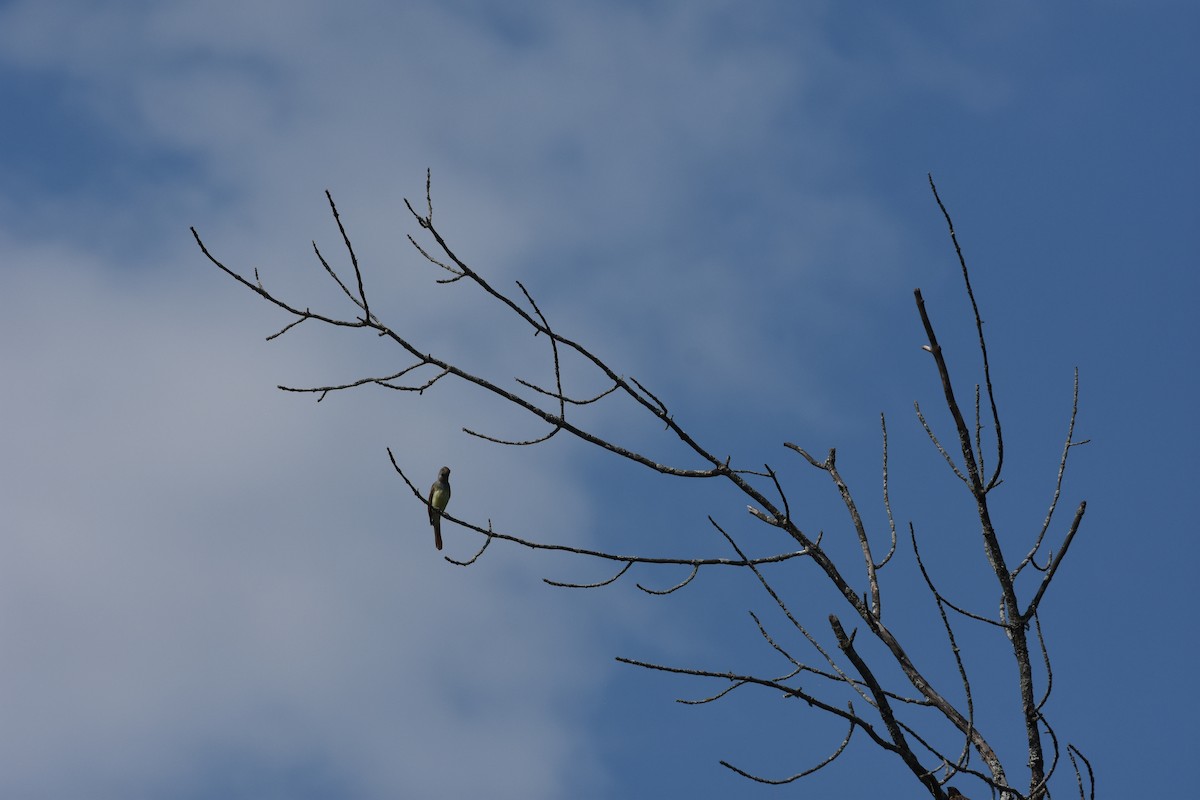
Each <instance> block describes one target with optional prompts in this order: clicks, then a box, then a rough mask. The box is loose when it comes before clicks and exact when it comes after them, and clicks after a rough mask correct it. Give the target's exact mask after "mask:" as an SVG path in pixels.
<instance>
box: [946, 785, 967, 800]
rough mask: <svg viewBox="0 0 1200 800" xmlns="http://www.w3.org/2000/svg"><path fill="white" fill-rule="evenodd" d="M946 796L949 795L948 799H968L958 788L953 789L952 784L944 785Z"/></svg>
mask: <svg viewBox="0 0 1200 800" xmlns="http://www.w3.org/2000/svg"><path fill="white" fill-rule="evenodd" d="M946 797H949V798H950V800H968V799H967V796H966V795H965V794H963V793H962V792H960V791H959V790H958V789H955V788H954V787H953V786H947V787H946Z"/></svg>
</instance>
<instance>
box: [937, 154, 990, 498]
mask: <svg viewBox="0 0 1200 800" xmlns="http://www.w3.org/2000/svg"><path fill="white" fill-rule="evenodd" d="M929 188H930V189H932V190H933V198H934V199H935V200H937V204H938V208H940V209H941V210H942V216H943V217H945V218H946V227H947V228H948V229H949V230H950V241H952V242H953V243H954V252H955V253H956V254H957V255H958V264H959V267H961V268H962V276H963V283H964V284H965V285H966V287H967V297H968V298H970V300H971V311H972V313H974V315H975V330H976V331H977V332H978V334H979V352H980V354H981V355H982V356H983V377H984V382H985V384H986V385H987V395H988V405H989V406H991V409H992V421H993V423H994V424H995V426H996V471H995V472H993V473H992V477H991V479H990V480H989V481H988V482H987V486H986V487H985V488H984V491H989V490H991V489H992V488H993V487H995V486H996V485H997V484H998V482H999V480H1000V470H1001V469H1003V468H1004V434H1003V431H1002V430H1001V427H1000V412H999V410H998V409H997V408H996V393H995V392H994V391H993V390H992V370H991V367H990V366H989V364H988V353H987V341H986V340H985V339H984V336H983V319H982V318H981V317H980V316H979V304H978V303H976V302H975V292H974V291H973V290H972V289H971V274H970V272H969V271H968V270H967V261H966V259H965V258H964V257H963V252H962V248H961V247H960V246H959V244H958V235H957V234H956V233H955V232H954V221H953V220H951V219H950V212H949V211H947V210H946V206H945V205H944V204H943V203H942V198H941V197H940V196H939V195H938V190H937V186H936V185H935V184H934V182H933V175H930V176H929ZM930 344H931V345H933V344H934V342H933V341H932V340H931V341H930ZM980 477H981V478H982V475H981V476H980Z"/></svg>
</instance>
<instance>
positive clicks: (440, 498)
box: [429, 467, 450, 550]
mask: <svg viewBox="0 0 1200 800" xmlns="http://www.w3.org/2000/svg"><path fill="white" fill-rule="evenodd" d="M449 502H450V468H449V467H442V468H441V469H440V470H438V476H437V480H436V481H434V482H433V486H430V487H429V524H430V525H432V526H433V546H434V547H436V548H437V549H438V550H441V549H442V512H443V511H445V510H446V504H447V503H449Z"/></svg>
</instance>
